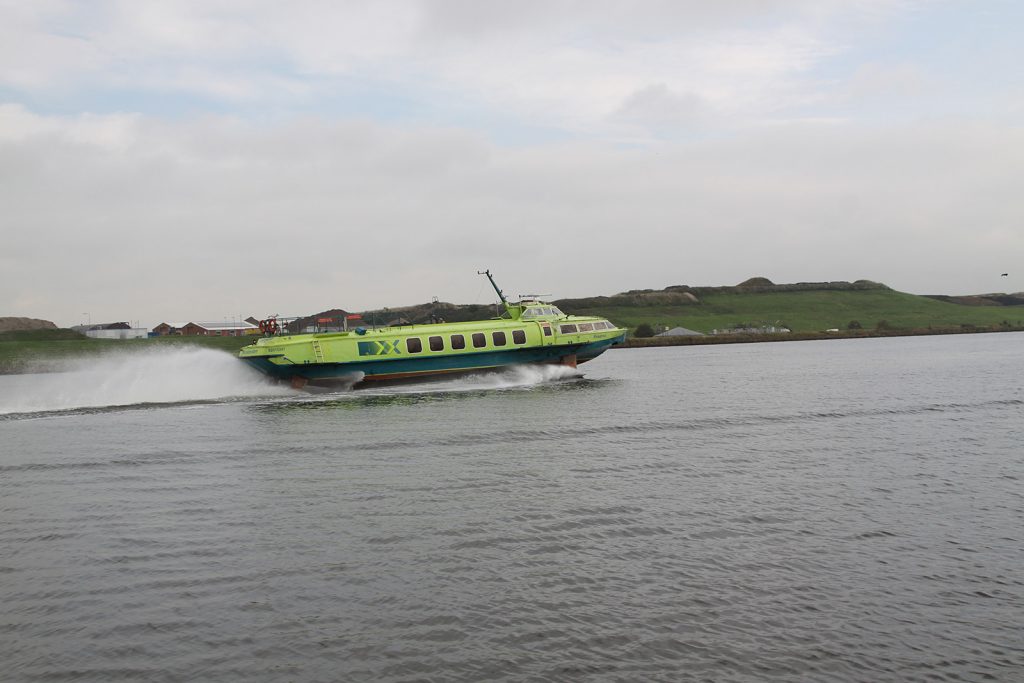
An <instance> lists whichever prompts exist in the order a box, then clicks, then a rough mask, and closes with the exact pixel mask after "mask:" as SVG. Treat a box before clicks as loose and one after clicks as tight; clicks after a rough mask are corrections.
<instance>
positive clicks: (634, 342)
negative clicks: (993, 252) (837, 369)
mask: <svg viewBox="0 0 1024 683" xmlns="http://www.w3.org/2000/svg"><path fill="white" fill-rule="evenodd" d="M1002 332H1024V327H1015V326H1014V327H1000V328H932V329H927V328H925V329H914V330H840V331H839V332H781V333H774V334H723V335H704V336H699V337H698V336H686V337H630V338H628V339H626V341H625V342H623V343H622V344H620V345H618V346H613V347H612V348H613V349H645V348H657V347H662V346H710V345H717V344H760V343H764V342H788V341H829V340H833V339H876V338H879V337H934V336H944V335H957V334H997V333H1002Z"/></svg>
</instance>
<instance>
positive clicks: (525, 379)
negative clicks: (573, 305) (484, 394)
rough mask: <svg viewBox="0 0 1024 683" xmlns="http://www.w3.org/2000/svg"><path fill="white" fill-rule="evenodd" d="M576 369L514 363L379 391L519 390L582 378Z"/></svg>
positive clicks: (561, 366) (562, 366) (418, 392)
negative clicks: (496, 368)
mask: <svg viewBox="0 0 1024 683" xmlns="http://www.w3.org/2000/svg"><path fill="white" fill-rule="evenodd" d="M582 376H583V374H582V373H581V372H580V371H579V370H577V369H576V368H570V367H567V366H564V365H516V366H512V367H509V368H504V369H501V370H494V371H493V372H485V373H480V374H473V375H465V376H462V377H458V378H450V377H449V378H445V377H440V378H438V379H436V380H430V381H424V382H416V383H414V384H408V385H404V386H403V385H397V386H394V387H387V388H383V389H381V390H379V391H381V392H382V393H389V394H390V393H417V394H421V393H433V392H437V391H442V392H453V391H482V390H495V389H520V388H528V387H532V386H535V385H540V384H545V383H548V382H557V381H559V380H564V379H572V378H579V377H582Z"/></svg>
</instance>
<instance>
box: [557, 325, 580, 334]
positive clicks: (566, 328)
mask: <svg viewBox="0 0 1024 683" xmlns="http://www.w3.org/2000/svg"><path fill="white" fill-rule="evenodd" d="M558 331H559V332H561V333H562V334H572V333H574V332H575V331H576V326H575V325H562V326H561V327H559V328H558Z"/></svg>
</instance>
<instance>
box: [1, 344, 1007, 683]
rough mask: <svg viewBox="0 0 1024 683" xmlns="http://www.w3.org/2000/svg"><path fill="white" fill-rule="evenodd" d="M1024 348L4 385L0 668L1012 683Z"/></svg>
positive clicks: (161, 361)
mask: <svg viewBox="0 0 1024 683" xmlns="http://www.w3.org/2000/svg"><path fill="white" fill-rule="evenodd" d="M1022 360H1024V335H1021V334H990V335H969V336H958V337H932V338H916V339H888V340H885V339H869V340H849V341H832V342H799V343H797V342H793V343H784V344H755V345H738V346H718V347H704V348H700V347H690V348H667V349H650V350H629V351H612V352H609V353H606V354H605V355H604V356H602V357H601V358H599V359H597V360H596V361H594V362H592V363H589V364H587V365H586V366H583V367H582V368H581V370H582V371H583V376H582V377H578V376H568V377H557V376H553V375H551V374H549V375H546V376H541V374H540V373H536V372H534V373H531V372H518V373H511V374H507V375H500V376H490V377H484V378H478V379H474V380H471V381H461V382H455V383H451V384H438V385H431V386H426V387H419V388H415V389H410V388H403V389H400V390H398V389H395V390H388V391H383V390H372V391H368V392H356V393H347V394H344V393H342V394H325V395H314V396H309V395H297V394H293V393H291V392H290V391H283V390H272V389H269V388H267V387H265V386H264V385H263V384H262V383H261V382H260V381H259V380H258V379H257V378H254V377H252V376H250V375H248V374H247V373H246V372H245V371H243V369H242V368H240V367H239V366H238V364H236V363H235V362H234V361H233V359H230V358H229V357H226V356H222V355H220V354H217V353H215V352H212V351H195V352H182V351H175V352H171V353H167V354H162V355H149V356H133V357H129V358H124V359H117V358H109V359H104V360H102V361H99V362H98V363H97V364H96V365H94V366H92V369H82V370H79V371H75V372H70V373H66V374H61V375H45V376H22V377H0V413H3V414H0V451H2V455H0V600H2V605H3V609H2V614H0V664H2V673H0V678H3V679H4V680H12V681H72V680H75V681H77V680H83V681H119V680H145V681H196V680H208V681H288V680H294V681H337V680H347V681H359V680H382V681H419V680H434V681H442V680H443V681H448V680H468V681H478V680H508V681H513V680H516V681H518V680H531V681H532V680H551V681H566V680H595V681H618V680H624V681H625V680H629V681H634V680H635V681H648V680H659V681H678V680H707V681H793V680H800V681H907V680H920V681H926V680H928V681H931V680H940V681H943V680H949V681H954V680H971V681H975V680H1000V681H1014V680H1017V681H1019V680H1024V628H1022V627H1024V446H1022V439H1024V430H1022V428H1021V424H1022V420H1021V418H1022V414H1024V390H1022V388H1021V370H1022V367H1024V364H1022ZM225 396H228V397H230V398H224V397H225ZM118 404H124V405H122V407H112V406H116V405H118Z"/></svg>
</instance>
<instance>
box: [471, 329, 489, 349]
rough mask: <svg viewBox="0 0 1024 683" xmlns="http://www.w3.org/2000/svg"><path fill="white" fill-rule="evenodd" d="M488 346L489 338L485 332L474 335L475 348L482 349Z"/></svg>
mask: <svg viewBox="0 0 1024 683" xmlns="http://www.w3.org/2000/svg"><path fill="white" fill-rule="evenodd" d="M485 346H487V337H485V336H484V333H483V332H474V333H473V348H475V349H482V348H483V347H485Z"/></svg>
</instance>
